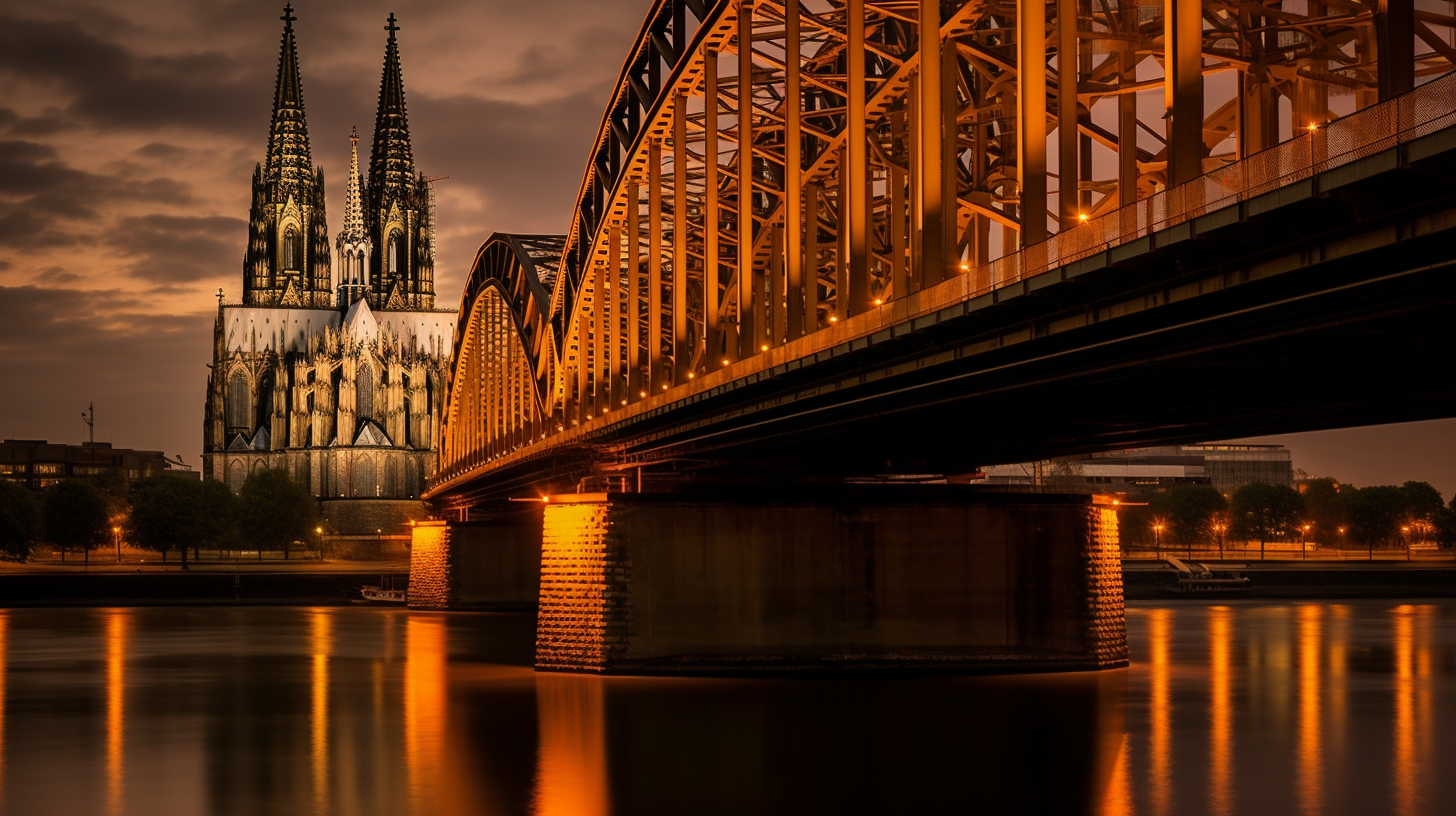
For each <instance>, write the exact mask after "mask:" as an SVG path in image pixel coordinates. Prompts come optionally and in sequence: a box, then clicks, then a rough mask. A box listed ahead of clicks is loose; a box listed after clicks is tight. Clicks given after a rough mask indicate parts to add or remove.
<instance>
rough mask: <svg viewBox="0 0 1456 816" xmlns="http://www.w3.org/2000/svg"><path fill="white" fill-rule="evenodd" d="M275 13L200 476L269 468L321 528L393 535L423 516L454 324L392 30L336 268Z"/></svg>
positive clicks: (217, 332) (347, 202) (294, 71)
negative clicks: (267, 87) (237, 284)
mask: <svg viewBox="0 0 1456 816" xmlns="http://www.w3.org/2000/svg"><path fill="white" fill-rule="evenodd" d="M282 19H283V23H284V24H283V43H282V48H281V53H280V54H279V57H278V82H277V88H276V89H275V91H274V96H273V119H272V122H271V124H270V126H269V131H268V149H267V154H266V156H265V157H264V160H263V162H262V163H261V164H259V165H257V167H256V168H255V169H254V171H253V196H252V206H251V209H250V211H249V217H248V244H247V249H246V252H245V254H244V258H243V294H242V302H241V303H236V304H235V303H225V302H223V294H222V292H221V291H219V293H218V309H217V322H216V325H215V327H214V330H213V361H212V365H211V366H210V368H211V370H212V371H211V374H210V376H209V378H208V388H207V406H206V412H205V420H204V430H203V473H204V477H205V478H209V479H217V480H220V481H225V482H227V484H228V485H229V486H230V487H232V489H233V490H234V491H237V490H238V489H240V488H241V487H242V483H243V480H244V479H245V478H247V475H248V474H249V473H252V472H254V471H256V470H260V469H263V468H282V469H284V470H286V471H288V472H289V473H290V474H292V476H293V477H294V478H295V479H296V480H298V481H299V482H301V483H303V484H305V485H308V487H309V489H310V490H311V491H312V492H313V494H314V495H315V496H316V497H318V499H319V503H320V510H321V512H322V515H323V517H324V519H325V521H326V523H327V524H329V526H330V527H331V530H332V531H334V532H339V533H369V534H373V533H375V532H376V531H377V530H381V529H383V530H385V531H386V532H398V527H399V525H400V524H402V523H403V522H404V521H405V520H406V519H409V518H421V517H422V514H423V505H422V504H421V502H420V499H419V496H420V492H421V491H422V490H423V489H424V484H425V477H426V476H427V475H428V474H429V473H430V472H431V471H432V470H433V469H434V466H435V457H436V452H437V443H436V440H435V435H436V425H437V422H438V420H439V413H440V404H441V402H442V397H443V390H444V389H443V384H444V377H445V376H446V368H447V367H448V365H449V363H450V354H451V348H452V344H453V343H454V337H455V321H456V313H455V311H454V310H453V309H443V310H442V309H436V308H435V283H434V276H435V268H434V257H435V254H434V244H435V235H434V208H433V205H432V193H431V189H430V185H429V181H428V180H427V179H426V178H425V177H424V175H423V174H421V173H419V172H417V171H416V170H415V162H414V155H413V153H412V152H411V149H410V135H409V120H408V117H407V116H406V113H405V101H404V82H403V75H402V72H401V70H400V60H399V43H398V41H397V39H396V37H395V34H396V33H397V32H398V30H399V27H398V26H397V25H396V24H395V18H394V15H393V14H391V15H390V16H389V23H388V25H387V26H385V29H386V31H388V32H389V39H388V41H387V43H386V44H385V49H384V76H383V79H382V80H381V81H380V86H379V107H378V111H377V112H376V114H375V119H374V139H373V144H372V145H371V147H370V151H369V174H368V177H367V178H366V177H364V176H363V175H362V174H361V172H360V167H359V136H358V133H357V130H356V132H355V133H353V134H352V135H351V136H350V142H351V143H352V145H353V154H352V158H351V160H350V165H349V179H348V183H347V191H346V193H345V196H344V223H343V229H342V231H340V232H339V234H338V236H337V239H336V240H335V242H334V245H333V249H334V251H335V252H336V253H337V256H338V259H337V260H338V262H337V264H334V263H332V262H331V253H330V246H329V236H328V220H327V217H326V215H325V209H324V173H323V169H322V168H321V167H315V166H314V163H313V159H312V157H311V155H310V151H309V139H308V122H307V118H306V116H305V114H304V105H303V82H302V79H301V78H300V76H299V71H298V49H297V45H296V43H295V40H294V31H293V23H294V21H295V20H296V19H297V18H296V17H294V15H293V9H292V6H291V5H290V6H289V7H288V8H286V9H285V10H284V14H283V18H282ZM386 528H387V529H386Z"/></svg>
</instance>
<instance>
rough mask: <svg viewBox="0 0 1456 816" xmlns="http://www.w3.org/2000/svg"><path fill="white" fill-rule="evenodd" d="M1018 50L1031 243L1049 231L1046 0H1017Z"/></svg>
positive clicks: (1025, 212) (1023, 180) (1022, 181)
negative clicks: (1047, 223) (1047, 214)
mask: <svg viewBox="0 0 1456 816" xmlns="http://www.w3.org/2000/svg"><path fill="white" fill-rule="evenodd" d="M1016 50H1017V62H1016V70H1017V89H1016V107H1017V111H1016V125H1017V129H1016V132H1017V134H1018V136H1017V151H1016V153H1017V155H1016V179H1017V188H1018V198H1019V201H1020V204H1021V206H1020V210H1021V246H1022V247H1028V246H1031V245H1032V244H1038V243H1041V242H1042V241H1045V240H1046V235H1047V227H1046V205H1047V178H1046V172H1047V167H1046V141H1047V79H1046V74H1047V71H1046V67H1047V65H1046V63H1047V61H1046V0H1016ZM922 96H923V95H922ZM927 170H928V168H927Z"/></svg>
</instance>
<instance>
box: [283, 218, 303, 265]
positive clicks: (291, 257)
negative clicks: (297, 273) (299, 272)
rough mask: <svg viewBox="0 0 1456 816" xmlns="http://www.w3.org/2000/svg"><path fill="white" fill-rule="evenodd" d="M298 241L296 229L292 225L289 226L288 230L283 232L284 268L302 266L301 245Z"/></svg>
mask: <svg viewBox="0 0 1456 816" xmlns="http://www.w3.org/2000/svg"><path fill="white" fill-rule="evenodd" d="M299 243H300V242H299V240H298V230H297V229H296V228H294V227H289V228H288V231H287V232H285V233H284V234H283V268H284V269H302V268H303V251H302V250H303V247H302V246H300V245H299Z"/></svg>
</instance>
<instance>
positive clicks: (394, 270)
mask: <svg viewBox="0 0 1456 816" xmlns="http://www.w3.org/2000/svg"><path fill="white" fill-rule="evenodd" d="M388 257H389V274H390V275H391V276H395V275H398V274H399V233H398V232H391V233H390V234H389V256H388Z"/></svg>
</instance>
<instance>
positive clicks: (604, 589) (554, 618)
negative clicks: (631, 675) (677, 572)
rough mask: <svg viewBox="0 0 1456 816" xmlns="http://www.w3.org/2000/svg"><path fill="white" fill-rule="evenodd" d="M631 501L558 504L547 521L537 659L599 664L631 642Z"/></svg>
mask: <svg viewBox="0 0 1456 816" xmlns="http://www.w3.org/2000/svg"><path fill="white" fill-rule="evenodd" d="M625 510H626V508H623V507H620V506H614V505H612V504H610V503H608V502H606V501H603V502H600V503H594V504H571V505H563V504H555V505H548V506H547V507H546V512H545V517H544V519H543V522H542V525H543V526H542V540H541V595H540V601H539V605H538V606H537V612H536V665H537V667H538V668H542V669H549V670H554V671H581V672H600V671H603V670H605V669H607V668H608V667H609V666H610V665H611V664H612V663H613V662H614V661H616V660H618V659H620V657H621V656H622V654H623V652H624V651H625V649H626V645H627V642H626V641H627V626H628V624H629V623H630V610H629V609H628V606H627V591H626V590H627V587H626V583H627V570H628V567H629V566H630V564H629V563H628V562H627V561H626V560H625V557H624V555H625V550H626V548H625V546H624V542H623V541H622V529H621V523H622V521H623V516H624V511H625Z"/></svg>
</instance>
